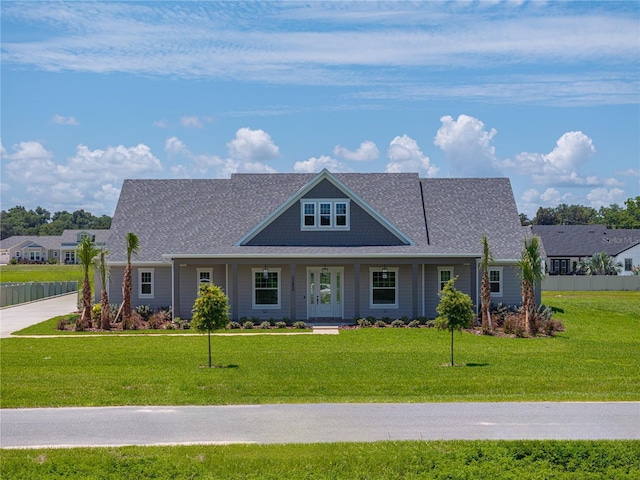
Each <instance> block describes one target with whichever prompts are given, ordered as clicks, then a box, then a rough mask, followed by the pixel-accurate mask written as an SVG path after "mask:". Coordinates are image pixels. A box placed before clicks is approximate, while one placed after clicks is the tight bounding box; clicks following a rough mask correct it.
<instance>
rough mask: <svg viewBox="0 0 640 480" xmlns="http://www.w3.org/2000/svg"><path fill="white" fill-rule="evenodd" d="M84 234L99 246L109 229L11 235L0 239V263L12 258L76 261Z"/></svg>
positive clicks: (34, 260)
mask: <svg viewBox="0 0 640 480" xmlns="http://www.w3.org/2000/svg"><path fill="white" fill-rule="evenodd" d="M84 235H90V236H91V238H92V239H93V240H94V241H95V242H96V245H97V246H99V247H101V246H103V245H104V244H105V242H106V239H107V237H108V236H109V230H65V231H64V232H62V235H60V236H56V235H46V236H13V237H8V238H5V239H4V240H0V264H4V265H6V264H8V263H9V262H10V261H11V259H12V258H15V259H16V260H18V261H25V262H34V263H40V262H42V263H45V262H48V261H50V260H51V259H55V260H56V261H57V262H59V263H67V264H74V263H76V257H75V251H76V247H77V246H78V244H79V243H80V241H81V240H82V237H83V236H84Z"/></svg>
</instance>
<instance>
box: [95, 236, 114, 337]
mask: <svg viewBox="0 0 640 480" xmlns="http://www.w3.org/2000/svg"><path fill="white" fill-rule="evenodd" d="M108 254H109V252H108V251H107V250H104V249H102V250H100V255H99V257H98V258H97V259H96V261H95V266H96V268H97V269H98V272H99V273H100V281H101V283H102V292H101V294H100V328H102V329H103V330H110V329H111V311H110V309H109V294H108V293H107V282H108V281H109V265H108V264H107V260H106V256H107V255H108Z"/></svg>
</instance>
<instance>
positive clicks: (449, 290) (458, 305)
mask: <svg viewBox="0 0 640 480" xmlns="http://www.w3.org/2000/svg"><path fill="white" fill-rule="evenodd" d="M457 278H458V277H454V278H452V279H451V280H449V281H448V282H447V283H446V284H445V286H444V288H443V289H442V292H441V293H440V303H438V306H437V307H436V311H437V312H438V317H437V318H436V326H437V327H439V328H442V329H447V330H449V331H450V332H451V366H452V367H453V366H454V363H453V332H454V331H455V330H458V331H460V330H462V329H463V328H468V327H469V325H471V320H473V317H474V313H473V306H472V303H471V298H470V297H469V295H467V294H465V293H462V292H460V291H458V290H456V289H455V288H454V286H453V284H454V282H455V281H456V279H457Z"/></svg>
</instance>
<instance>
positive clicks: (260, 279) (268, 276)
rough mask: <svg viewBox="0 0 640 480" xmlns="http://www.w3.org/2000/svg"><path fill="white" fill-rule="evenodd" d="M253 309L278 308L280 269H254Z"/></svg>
mask: <svg viewBox="0 0 640 480" xmlns="http://www.w3.org/2000/svg"><path fill="white" fill-rule="evenodd" d="M251 272H252V276H253V308H258V309H260V308H280V281H281V280H280V269H279V268H275V269H269V270H263V269H259V268H254V269H252V270H251Z"/></svg>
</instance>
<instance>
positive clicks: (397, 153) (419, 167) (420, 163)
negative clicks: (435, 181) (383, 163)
mask: <svg viewBox="0 0 640 480" xmlns="http://www.w3.org/2000/svg"><path fill="white" fill-rule="evenodd" d="M387 156H388V157H389V160H390V162H389V163H387V167H386V171H387V172H388V173H399V172H418V173H420V174H421V175H426V176H427V177H435V176H436V175H437V173H438V170H439V169H438V168H437V167H436V166H435V165H431V161H430V160H429V157H427V156H426V155H425V154H424V153H422V150H420V147H419V146H418V143H417V142H416V141H415V140H414V139H413V138H411V137H409V136H407V135H403V136H402V137H396V138H394V139H393V140H391V143H389V149H388V150H387Z"/></svg>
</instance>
